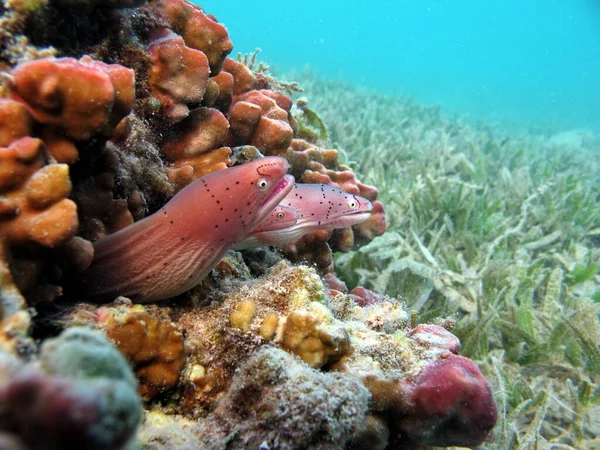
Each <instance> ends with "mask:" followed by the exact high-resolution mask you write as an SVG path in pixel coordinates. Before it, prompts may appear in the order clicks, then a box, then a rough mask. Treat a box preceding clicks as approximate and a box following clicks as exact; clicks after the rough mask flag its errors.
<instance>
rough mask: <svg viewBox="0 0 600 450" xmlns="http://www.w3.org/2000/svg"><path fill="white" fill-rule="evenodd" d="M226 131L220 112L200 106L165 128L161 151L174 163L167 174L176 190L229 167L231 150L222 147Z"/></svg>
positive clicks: (225, 121) (227, 126) (226, 124)
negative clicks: (181, 119) (184, 117)
mask: <svg viewBox="0 0 600 450" xmlns="http://www.w3.org/2000/svg"><path fill="white" fill-rule="evenodd" d="M228 129H229V123H228V122H227V119H226V118H225V116H224V115H223V114H222V113H221V112H219V111H218V110H216V109H213V108H204V107H200V108H196V109H194V110H193V111H192V112H191V113H190V115H189V116H188V117H187V118H186V119H185V120H183V121H182V122H180V123H178V124H177V125H174V126H172V127H171V128H170V129H169V131H168V132H167V133H166V134H165V138H164V139H163V141H162V143H161V149H162V151H163V154H164V155H165V156H166V157H167V159H168V160H169V161H172V162H173V163H174V164H173V168H171V169H169V170H168V172H167V175H168V176H169V179H170V181H171V182H172V183H173V184H174V185H175V188H176V190H179V189H181V188H182V187H183V186H185V185H187V184H189V183H190V182H191V181H192V180H195V179H197V178H200V177H201V176H203V175H205V174H207V173H209V172H214V171H215V170H221V169H225V168H226V167H227V166H228V165H229V164H230V160H229V156H230V155H231V149H230V148H229V147H223V144H224V143H225V141H226V139H227V130H228Z"/></svg>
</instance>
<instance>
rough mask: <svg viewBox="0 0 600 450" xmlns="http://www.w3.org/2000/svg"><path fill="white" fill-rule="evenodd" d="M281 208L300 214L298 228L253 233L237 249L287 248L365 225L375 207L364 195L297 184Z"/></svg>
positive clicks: (313, 185) (321, 185) (296, 226)
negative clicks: (315, 234) (312, 235)
mask: <svg viewBox="0 0 600 450" xmlns="http://www.w3.org/2000/svg"><path fill="white" fill-rule="evenodd" d="M279 206H283V207H287V208H292V209H293V210H295V211H296V213H297V214H298V219H297V221H296V223H295V224H294V225H291V226H289V227H287V228H283V229H280V230H273V231H264V230H253V232H252V233H251V234H250V235H249V236H248V237H247V238H246V239H244V240H243V241H242V242H239V243H238V244H236V245H234V247H233V248H234V249H236V250H240V249H247V248H256V247H261V246H264V245H274V246H276V247H284V246H285V245H286V244H288V243H290V242H293V241H295V240H297V239H299V238H301V237H302V236H303V235H305V234H306V233H309V232H311V231H315V230H327V229H335V228H346V227H350V226H352V225H357V224H359V223H362V222H364V221H365V220H367V219H368V218H369V217H370V216H371V210H372V209H373V205H372V204H371V202H370V201H369V200H367V199H366V198H364V197H361V196H360V195H354V194H349V193H348V192H345V191H342V190H341V189H338V188H336V187H333V186H329V185H326V184H300V183H296V184H294V187H293V189H292V190H291V191H290V193H289V194H288V195H287V196H286V197H285V198H284V199H283V200H282V201H281V203H280V204H279Z"/></svg>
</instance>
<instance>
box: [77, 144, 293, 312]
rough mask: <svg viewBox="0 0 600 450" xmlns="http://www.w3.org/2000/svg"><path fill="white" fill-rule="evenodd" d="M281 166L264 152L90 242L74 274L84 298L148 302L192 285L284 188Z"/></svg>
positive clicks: (288, 182)
mask: <svg viewBox="0 0 600 450" xmlns="http://www.w3.org/2000/svg"><path fill="white" fill-rule="evenodd" d="M288 168H289V164H288V162H287V161H286V160H285V159H284V158H281V157H276V156H271V157H266V158H261V159H259V160H255V161H251V162H249V163H246V164H242V165H240V166H236V167H232V168H229V169H225V170H220V171H216V172H212V173H210V174H208V175H206V176H204V177H202V178H199V179H198V180H196V181H194V182H193V183H191V184H190V185H188V186H187V187H185V188H184V189H182V190H181V191H180V192H179V193H178V194H177V195H175V196H174V197H173V198H172V199H171V200H170V201H169V202H168V203H167V204H166V205H165V206H164V207H162V208H161V209H160V210H158V211H157V212H156V213H154V214H152V215H151V216H148V217H146V218H144V219H142V220H140V221H139V222H136V223H134V224H133V225H131V226H129V227H126V228H124V229H122V230H119V231H117V232H116V233H113V234H111V235H108V236H106V237H104V238H102V239H100V240H98V241H96V242H95V243H94V260H93V261H92V264H91V266H90V267H89V269H87V270H86V271H84V272H83V273H82V274H81V277H82V280H83V284H84V286H85V291H86V295H87V298H88V299H91V300H96V301H106V300H108V301H110V300H112V299H114V298H115V297H117V296H119V295H123V296H126V297H129V298H131V299H132V300H133V301H135V302H139V303H148V302H154V301H158V300H163V299H166V298H169V297H173V296H175V295H178V294H181V293H183V292H185V291H187V290H189V289H191V288H192V287H194V286H196V285H197V284H199V283H200V281H202V279H203V278H204V277H205V276H206V275H207V274H208V272H209V271H210V270H211V269H212V268H213V267H214V266H215V265H216V264H217V263H218V262H219V260H220V259H221V258H222V257H223V255H224V254H225V252H226V251H227V250H228V249H229V248H231V246H232V245H233V244H235V243H236V242H238V241H240V240H243V239H244V238H245V237H246V236H247V235H248V233H250V232H251V231H252V230H253V229H254V228H255V227H256V226H257V225H259V224H260V223H261V222H262V221H263V220H264V219H265V218H266V217H267V216H268V215H269V213H270V212H271V211H272V210H273V209H274V208H275V207H277V205H278V203H280V202H281V200H283V198H284V197H285V196H286V195H287V194H288V193H289V192H290V190H291V189H292V188H293V185H294V178H293V177H292V176H291V175H286V172H287V171H288Z"/></svg>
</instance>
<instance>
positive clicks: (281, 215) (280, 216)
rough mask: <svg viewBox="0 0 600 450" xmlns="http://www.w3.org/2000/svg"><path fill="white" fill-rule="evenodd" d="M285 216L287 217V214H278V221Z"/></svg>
mask: <svg viewBox="0 0 600 450" xmlns="http://www.w3.org/2000/svg"><path fill="white" fill-rule="evenodd" d="M284 216H285V214H283V213H282V212H278V213H277V218H278V219H283V217H284Z"/></svg>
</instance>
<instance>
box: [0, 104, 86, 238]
mask: <svg viewBox="0 0 600 450" xmlns="http://www.w3.org/2000/svg"><path fill="white" fill-rule="evenodd" d="M0 111H2V113H0V115H2V116H4V117H5V118H7V119H9V120H8V121H6V122H3V123H4V124H6V126H5V125H2V126H1V127H0V130H1V131H0V135H2V136H4V137H5V138H4V139H3V143H4V144H5V145H6V141H8V137H9V136H10V137H12V138H13V139H14V138H17V137H18V136H19V134H25V135H24V136H22V137H20V138H18V139H15V140H13V141H12V142H11V143H9V144H8V146H7V147H2V148H0V162H1V164H0V194H2V199H1V201H0V239H1V240H2V241H3V245H9V246H12V245H19V244H24V243H27V242H35V243H37V244H40V245H43V246H45V247H55V246H57V245H59V244H61V243H64V242H66V241H67V240H69V239H70V238H72V237H73V236H74V235H75V232H76V230H77V225H78V221H77V207H76V205H75V203H74V202H73V201H72V200H69V199H68V198H67V197H68V196H69V194H70V192H71V181H70V179H69V169H68V166H66V165H65V164H49V165H46V166H45V165H44V164H45V160H44V144H43V142H42V141H41V140H39V139H36V138H32V137H30V136H28V135H27V134H30V132H31V130H30V129H28V127H27V125H26V124H31V123H32V121H31V119H30V118H27V115H26V114H25V113H24V111H23V109H22V108H21V107H19V106H17V105H16V104H15V102H13V101H10V100H3V101H1V102H0ZM19 118H21V120H23V119H25V120H24V122H25V124H24V123H23V122H21V123H20V124H19V125H17V124H15V123H14V122H13V120H12V119H14V120H19Z"/></svg>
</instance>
